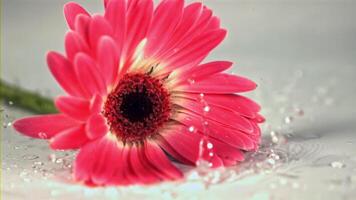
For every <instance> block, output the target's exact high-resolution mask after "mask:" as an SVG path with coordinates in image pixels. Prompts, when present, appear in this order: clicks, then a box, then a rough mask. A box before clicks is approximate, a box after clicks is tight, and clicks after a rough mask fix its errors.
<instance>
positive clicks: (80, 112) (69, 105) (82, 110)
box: [55, 96, 90, 121]
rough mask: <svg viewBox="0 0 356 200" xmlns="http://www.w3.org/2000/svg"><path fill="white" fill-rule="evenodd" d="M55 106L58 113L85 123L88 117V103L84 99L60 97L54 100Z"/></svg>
mask: <svg viewBox="0 0 356 200" xmlns="http://www.w3.org/2000/svg"><path fill="white" fill-rule="evenodd" d="M55 105H56V107H57V108H58V110H59V111H61V112H62V113H64V114H66V115H67V116H68V117H72V118H74V119H77V120H81V121H85V120H87V119H88V117H89V115H90V102H89V101H88V100H86V99H82V98H77V97H72V96H60V97H58V98H56V100H55Z"/></svg>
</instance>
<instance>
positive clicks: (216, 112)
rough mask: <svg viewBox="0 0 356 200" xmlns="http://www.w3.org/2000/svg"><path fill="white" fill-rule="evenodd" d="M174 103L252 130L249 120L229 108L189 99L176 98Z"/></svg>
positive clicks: (218, 120) (246, 129)
mask: <svg viewBox="0 0 356 200" xmlns="http://www.w3.org/2000/svg"><path fill="white" fill-rule="evenodd" d="M176 104H178V105H180V106H182V107H183V108H186V109H187V110H189V111H191V112H193V113H196V114H198V115H201V116H205V117H206V118H207V119H210V120H213V121H216V122H219V123H221V124H225V125H226V126H230V127H234V128H236V129H238V130H241V131H244V132H248V133H250V132H252V131H253V127H252V125H251V122H250V121H249V120H248V119H246V118H245V117H243V116H241V115H239V114H238V113H236V112H232V111H231V110H226V109H223V108H221V107H218V106H214V105H204V103H201V102H197V101H192V100H189V99H185V100H177V101H176ZM182 112H184V111H182ZM188 113H189V112H188Z"/></svg>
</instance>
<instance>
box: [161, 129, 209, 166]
mask: <svg viewBox="0 0 356 200" xmlns="http://www.w3.org/2000/svg"><path fill="white" fill-rule="evenodd" d="M184 129H185V126H179V125H178V126H175V127H172V128H170V129H169V130H165V131H164V132H162V133H161V136H162V137H163V139H164V140H165V142H167V144H168V145H169V146H170V147H171V148H172V149H174V150H175V152H176V153H178V154H179V155H180V156H182V157H183V158H184V159H186V160H188V161H189V162H190V163H192V164H195V162H196V161H197V159H198V156H199V143H200V141H201V139H202V137H201V136H200V135H198V134H187V132H186V131H185V130H184ZM160 144H161V145H162V147H163V148H164V146H165V145H164V143H160ZM164 149H165V148H164ZM165 150H169V149H165ZM171 156H175V155H171ZM175 159H177V160H179V157H175Z"/></svg>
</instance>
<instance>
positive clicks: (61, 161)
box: [56, 158, 64, 164]
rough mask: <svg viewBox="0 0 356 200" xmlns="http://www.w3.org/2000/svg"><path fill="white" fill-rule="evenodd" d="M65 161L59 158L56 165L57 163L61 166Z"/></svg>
mask: <svg viewBox="0 0 356 200" xmlns="http://www.w3.org/2000/svg"><path fill="white" fill-rule="evenodd" d="M63 161H64V160H63V158H58V159H56V163H57V164H61V163H63Z"/></svg>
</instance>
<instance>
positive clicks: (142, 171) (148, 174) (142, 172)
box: [129, 145, 160, 184]
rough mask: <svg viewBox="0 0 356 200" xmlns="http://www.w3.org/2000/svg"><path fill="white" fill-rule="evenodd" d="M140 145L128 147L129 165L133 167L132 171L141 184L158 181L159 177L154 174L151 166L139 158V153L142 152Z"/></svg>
mask: <svg viewBox="0 0 356 200" xmlns="http://www.w3.org/2000/svg"><path fill="white" fill-rule="evenodd" d="M142 148H143V147H141V146H139V147H137V146H135V145H133V146H132V147H131V149H130V156H129V157H130V164H131V165H130V166H131V167H132V169H133V172H134V173H135V174H136V176H137V178H138V179H137V181H138V183H143V184H152V183H155V182H158V181H159V180H160V179H159V177H158V176H156V175H155V174H154V172H153V171H152V168H150V167H149V166H147V165H146V163H144V162H143V160H141V159H140V157H141V156H140V154H143V153H144V152H143V151H142Z"/></svg>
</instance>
